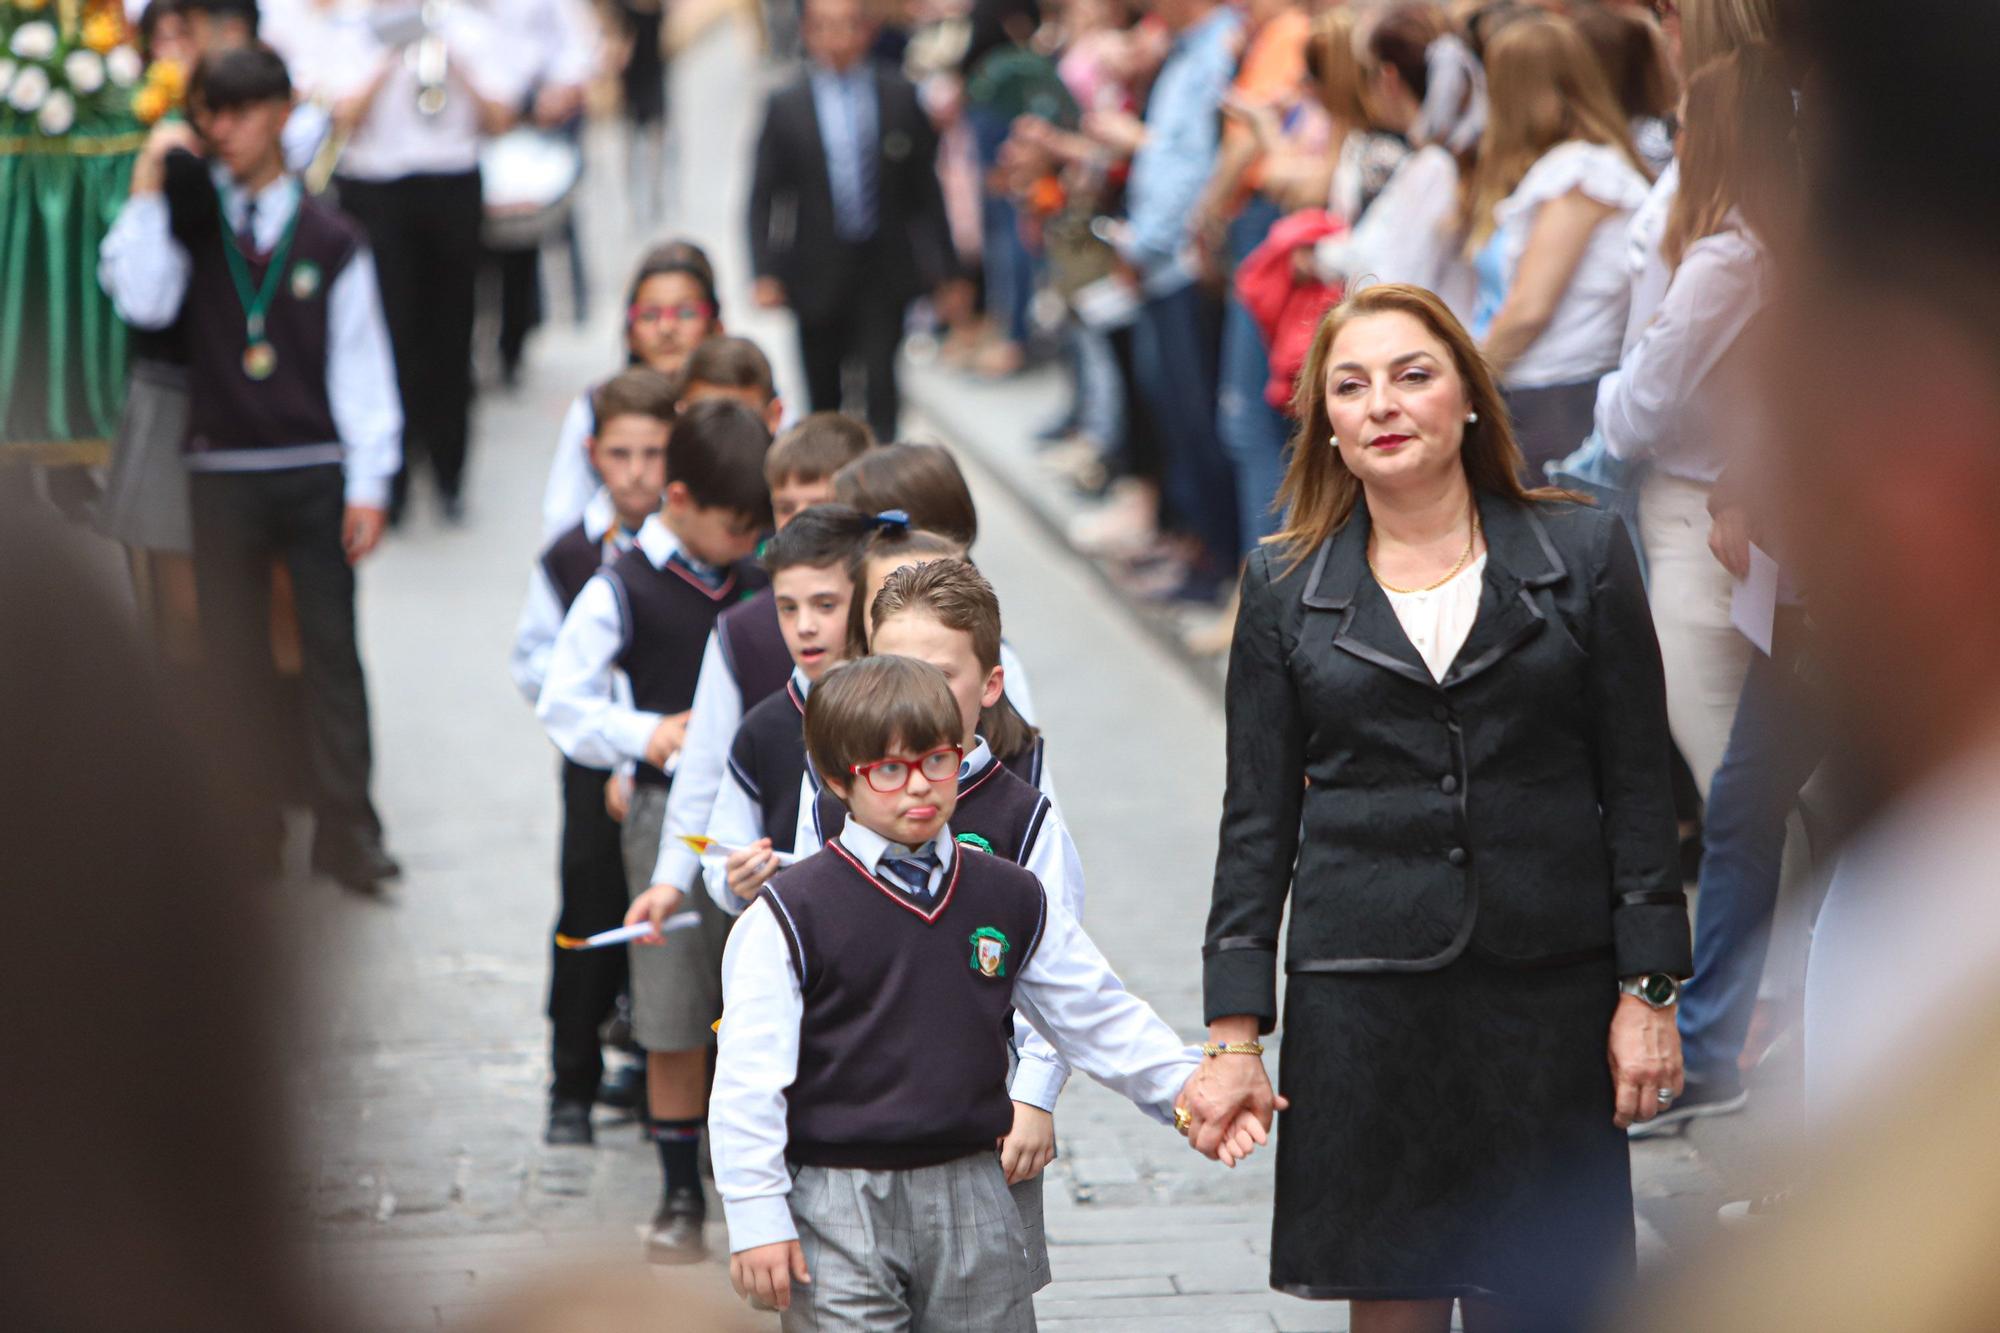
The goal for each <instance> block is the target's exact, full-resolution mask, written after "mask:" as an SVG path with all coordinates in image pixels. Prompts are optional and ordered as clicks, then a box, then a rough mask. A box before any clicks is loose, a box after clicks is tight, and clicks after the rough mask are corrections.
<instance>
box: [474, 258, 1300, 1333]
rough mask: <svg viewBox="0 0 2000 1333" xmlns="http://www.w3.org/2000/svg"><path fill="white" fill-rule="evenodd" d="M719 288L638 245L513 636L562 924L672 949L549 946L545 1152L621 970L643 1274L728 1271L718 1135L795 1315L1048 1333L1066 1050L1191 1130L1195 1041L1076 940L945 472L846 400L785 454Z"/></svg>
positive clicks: (574, 430)
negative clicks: (706, 1164)
mask: <svg viewBox="0 0 2000 1333" xmlns="http://www.w3.org/2000/svg"><path fill="white" fill-rule="evenodd" d="M663 280H665V281H667V282H670V283H672V284H674V285H676V286H680V287H683V288H685V289H686V290H682V291H678V292H676V291H670V290H658V289H655V290H653V291H649V290H648V289H649V287H654V286H655V285H656V284H661V283H662V282H663ZM697 289H698V290H697ZM714 290H715V285H714V280H713V273H712V270H711V269H710V268H709V267H708V264H707V261H706V259H705V257H703V256H702V255H701V254H700V252H699V251H698V250H696V249H695V248H694V247H692V246H687V245H684V244H677V245H674V246H669V247H662V249H661V250H658V251H655V252H654V253H653V254H652V255H649V256H648V257H647V259H646V260H645V261H644V264H643V265H642V268H641V271H640V275H639V277H638V279H637V280H635V282H634V284H633V299H632V302H631V311H630V315H629V320H628V352H629V354H630V360H631V362H632V363H633V367H632V368H630V369H627V370H625V371H623V372H621V373H619V374H617V375H614V376H613V377H612V378H610V379H609V380H607V381H605V382H604V383H602V384H600V385H598V386H596V387H595V388H594V389H593V390H592V391H591V392H590V393H588V394H587V395H586V396H585V398H584V399H583V400H581V405H580V406H579V408H577V409H573V410H572V412H571V419H570V421H568V422H566V423H565V434H564V439H563V442H562V444H561V445H559V456H558V458H557V460H556V464H555V467H554V468H553V469H552V471H551V477H550V496H549V500H550V503H549V505H547V506H545V519H548V520H551V521H550V523H549V526H550V527H551V529H552V531H554V532H555V534H556V535H554V537H553V539H552V540H551V541H550V542H549V544H548V546H547V547H546V549H545V550H544V552H543V554H542V557H541V561H540V564H539V567H538V569H537V571H536V573H535V575H534V582H533V584H532V585H531V588H530V592H529V598H528V604H527V606H526V608H525V609H524V611H523V613H522V618H521V625H520V631H519V634H518V636H517V643H516V647H515V653H514V658H513V667H514V671H515V676H516V680H517V681H518V683H519V684H520V686H521V688H522V690H523V691H524V693H527V694H529V695H531V696H532V697H534V698H535V700H536V712H537V716H538V717H539V718H540V719H541V721H542V723H543V725H544V726H545V728H546V729H547V730H548V732H549V734H550V736H551V738H552V739H554V740H555V742H556V743H557V745H558V747H559V748H560V749H561V750H562V751H563V754H564V755H565V767H564V778H563V793H564V810H565V834H564V855H563V876H562V895H563V903H562V913H561V916H560V917H559V919H558V922H557V930H558V932H560V933H561V934H564V935H584V934H589V933H592V932H594V931H596V930H600V929H606V928H609V927H611V926H615V925H617V924H618V923H619V922H620V921H621V920H622V921H625V922H628V923H631V924H639V923H644V922H650V923H651V924H652V925H653V926H654V928H655V933H654V935H653V936H652V937H650V938H648V939H646V940H644V941H642V942H641V943H639V944H637V945H634V946H633V947H632V948H631V950H630V953H629V957H622V958H621V957H619V956H617V954H616V953H615V952H614V951H603V953H602V954H597V953H575V952H571V951H567V950H562V949H556V950H555V951H554V953H555V956H556V961H555V967H554V976H553V979H552V984H551V994H550V1017H551V1019H552V1022H553V1046H554V1050H553V1063H554V1066H555V1078H554V1082H553V1085H552V1090H551V1103H550V1121H549V1132H550V1138H551V1141H557V1142H588V1141H589V1136H590V1129H589V1113H590V1105H591V1101H592V1100H593V1098H594V1097H595V1096H596V1095H597V1089H596V1086H595V1085H596V1082H597V1079H598V1077H599V1073H600V1070H601V1067H602V1066H601V1056H600V1054H599V1052H598V1049H597V1031H598V1026H599V1024H600V1023H602V1021H603V1020H604V1018H605V1017H606V1015H607V1014H608V1013H609V1011H610V1009H611V1007H612V1005H613V1004H614V1003H615V1001H616V998H617V988H618V985H619V983H620V981H621V980H623V979H624V978H625V977H629V987H630V1004H631V1013H632V1030H633V1034H634V1036H635V1037H636V1038H637V1040H638V1043H639V1045H640V1046H641V1047H643V1048H644V1049H645V1051H646V1053H647V1094H648V1095H647V1102H648V1115H647V1120H646V1123H647V1125H648V1132H649V1134H650V1136H651V1138H652V1139H653V1141H654V1142H655V1144H656V1145H657V1147H658V1151H659V1154H660V1160H661V1167H662V1173H663V1178H664V1179H663V1198H662V1202H661V1205H660V1208H659V1211H658V1214H657V1215H656V1217H655V1218H654V1222H653V1226H652V1228H651V1230H650V1231H649V1233H648V1236H647V1242H646V1250H647V1257H648V1259H650V1260H652V1261H653V1262H660V1263H687V1262H693V1261H696V1260H699V1259H701V1258H702V1257H704V1256H705V1255H706V1253H707V1249H706V1242H705V1239H704V1236H703V1223H704V1221H705V1217H706V1205H705V1202H704V1195H703V1191H702V1185H701V1178H700V1165H699V1157H698V1149H699V1144H700V1139H701V1134H702V1130H703V1128H704V1126H706V1128H707V1130H708V1134H709V1146H710V1152H711V1155H712V1159H713V1170H714V1177H715V1181H716V1188H717V1192H718V1194H719V1195H720V1197H721V1199H722V1201H723V1206H724V1211H725V1214H726V1220H727V1222H728V1229H729V1241H730V1250H731V1261H730V1266H731V1275H732V1278H733V1279H734V1281H735V1283H736V1286H737V1289H738V1291H739V1292H741V1293H743V1294H744V1295H745V1296H747V1297H749V1298H750V1299H751V1300H752V1302H753V1303H755V1304H759V1305H762V1306H764V1307H767V1308H776V1309H778V1310H781V1311H785V1314H784V1324H785V1326H786V1327H787V1328H794V1327H797V1328H806V1327H811V1328H862V1327H866V1328H870V1329H873V1328H913V1329H922V1328H944V1327H949V1328H952V1329H962V1328H963V1329H1008V1330H1013V1329H1031V1328H1033V1327H1034V1311H1033V1303H1032V1294H1033V1292H1034V1291H1035V1290H1037V1289H1039V1288H1040V1287H1041V1286H1042V1285H1045V1284H1046V1283H1047V1281H1048V1280H1049V1273H1048V1263H1047V1251H1046V1246H1045V1244H1044V1241H1043V1238H1042V1234H1041V1225H1040V1222H1041V1195H1040V1173H1041V1171H1042V1169H1043V1168H1044V1167H1045V1166H1047V1164H1048V1163H1049V1162H1050V1161H1051V1160H1052V1159H1053V1157H1054V1155H1055V1132H1054V1121H1053V1116H1052V1112H1053V1109H1054V1106H1055V1102H1056V1098H1057V1096H1058V1094H1059V1093H1060V1092H1061V1089H1062V1087H1063V1084H1064V1082H1065V1080H1066V1079H1067V1077H1068V1075H1069V1071H1070V1068H1071V1067H1072V1066H1075V1067H1078V1068H1081V1069H1083V1070H1084V1071H1085V1072H1087V1073H1089V1074H1091V1075H1092V1076H1093V1077H1095V1078H1097V1079H1099V1080H1100V1081H1102V1082H1104V1083H1105V1084H1106V1085H1108V1086H1110V1087H1112V1088H1114V1089H1116V1090H1118V1091H1120V1092H1122V1093H1123V1094H1125V1095H1126V1096H1127V1097H1129V1098H1130V1099H1131V1100H1132V1101H1133V1102H1134V1103H1135V1104H1137V1105H1138V1106H1139V1107H1140V1108H1141V1109H1142V1110H1144V1111H1145V1112H1146V1113H1147V1114H1149V1115H1151V1116H1152V1117H1153V1118H1155V1119H1157V1120H1160V1121H1162V1122H1173V1121H1174V1120H1175V1119H1176V1114H1175V1111H1176V1103H1177V1099H1178V1098H1179V1096H1180V1094H1181V1091H1182V1089H1183V1087H1184V1086H1185V1084H1186V1083H1187V1081H1188V1079H1189V1078H1190V1076H1191V1075H1192V1074H1193V1073H1194V1071H1195V1068H1196V1067H1197V1064H1198V1062H1199V1058H1200V1053H1199V1052H1197V1051H1194V1050H1191V1049H1189V1048H1187V1047H1186V1046H1184V1044H1183V1043H1182V1042H1181V1040H1180V1039H1179V1037H1178V1036H1176V1035H1175V1033H1174V1032H1173V1030H1172V1029H1171V1028H1169V1027H1168V1026H1167V1025H1166V1024H1165V1023H1164V1022H1162V1021H1161V1020H1160V1019H1159V1017H1158V1016H1157V1015H1155V1014H1154V1013H1153V1011H1152V1010H1151V1009H1150V1008H1149V1007H1148V1006H1147V1005H1146V1004H1145V1003H1144V1002H1143V1001H1140V1000H1139V999H1137V998H1136V997H1134V996H1132V995H1130V994H1129V993H1127V992H1126V990H1125V989H1124V987H1123V985H1122V984H1121V983H1120V982H1119V980H1118V978H1117V977H1116V975H1114V974H1113V972H1112V971H1111V969H1110V967H1109V966H1108V964H1106V962H1105V960H1104V958H1103V956H1102V955H1101V954H1100V953H1099V952H1098V950H1097V949H1096V947H1095V945H1093V944H1092V943H1091V941H1090V939H1089V937H1088V936H1087V935H1086V934H1085V933H1084V932H1083V929H1082V926H1081V924H1080V918H1081V913H1082V907H1083V876H1082V867H1081V864H1080V861H1079V859H1078V857H1077V853H1076V848H1075V845H1074V843H1073V842H1072V840H1071V838H1070V836H1069V833H1068V830H1067V829H1066V827H1065V826H1064V823H1063V820H1062V816H1061V813H1060V810H1059V809H1058V807H1057V805H1056V802H1055V798H1054V796H1053V793H1052V792H1051V790H1050V782H1049V773H1048V767H1047V765H1046V763H1045V762H1044V761H1043V742H1042V738H1041V736H1040V734H1039V732H1038V731H1037V730H1036V728H1035V727H1034V726H1033V724H1032V722H1031V720H1030V717H1031V714H1030V709H1029V703H1028V698H1027V694H1026V691H1025V685H1026V676H1025V674H1024V673H1023V672H1022V670H1021V668H1020V666H1019V663H1018V661H1017V660H1016V659H1015V658H1014V656H1013V654H1012V651H1011V649H1009V648H1008V647H1007V645H1006V644H1005V643H1004V642H1003V640H1002V637H1001V618H1000V607H999V602H998V599H997V597H996V596H995V594H994V592H993V589H992V587H991V585H990V584H988V582H987V581H986V580H985V578H984V577H982V576H981V575H980V573H979V572H978V571H977V569H975V568H974V567H973V565H972V564H971V563H970V561H969V560H968V559H967V555H968V552H969V550H970V548H971V545H972V542H973V539H974V537H975V536H976V535H977V517H976V513H975V511H974V508H973V503H972V498H971V495H970V492H969V490H968V489H967V487H966V484H965V479H964V477H963V475H962V474H961V473H960V472H959V470H958V467H957V464H956V463H955V462H954V461H953V460H952V458H951V455H950V453H949V452H948V451H947V450H945V449H943V448H941V447H939V446H935V445H914V444H890V445H882V446H878V445H877V444H876V443H875V441H874V439H873V438H872V436H871V435H870V434H869V432H868V430H867V429H866V427H864V426H862V425H861V424H860V423H859V422H856V421H854V420H852V419H849V418H846V417H842V416H839V415H837V414H834V413H819V414H815V415H813V416H810V417H807V418H806V419H804V420H803V421H801V422H799V423H798V424H797V425H794V426H792V427H791V428H790V429H789V430H786V431H785V432H783V433H782V434H780V435H779V436H778V438H777V439H776V441H775V443H774V442H773V440H772V437H771V434H770V430H769V429H768V426H769V424H770V423H771V422H774V421H776V420H777V418H778V415H779V411H780V409H779V406H778V404H777V401H776V397H775V394H774V393H773V392H772V390H771V387H770V376H769V368H768V365H765V366H763V368H762V371H761V374H759V373H757V372H756V370H755V364H753V358H754V363H761V362H762V358H761V357H759V356H756V354H755V348H754V347H752V346H751V345H750V344H748V343H746V342H743V341H742V340H740V339H728V338H725V337H723V336H721V322H720V318H719V315H718V313H717V311H716V309H715V305H714ZM653 304H667V305H676V304H678V305H680V306H683V307H685V309H680V310H675V311H673V312H671V313H670V314H668V315H667V316H664V317H663V316H661V315H659V314H658V313H657V312H654V311H652V310H651V309H650V306H651V305H653ZM696 314H699V315H700V316H701V320H700V323H701V325H702V329H701V332H703V333H704V335H705V336H703V337H702V338H700V339H699V340H697V339H694V338H693V337H692V336H691V335H692V333H693V332H694V331H695V330H694V324H695V320H694V316H695V315H696ZM683 316H685V319H683ZM680 325H685V328H684V329H682V330H681V332H684V333H686V334H688V335H689V336H687V337H685V338H683V337H681V336H680V335H679V334H678V333H677V334H676V335H674V336H672V337H663V336H661V334H660V329H661V328H662V327H664V326H677V327H678V326H680ZM669 375H676V376H677V381H676V379H670V378H668V376H669ZM676 382H678V386H679V387H678V389H677V388H676ZM562 451H569V452H572V453H573V454H574V456H570V457H566V456H563V452H562ZM585 479H588V480H589V481H590V483H591V484H592V486H593V487H594V493H593V494H591V495H589V496H588V497H587V498H585V499H583V500H582V501H581V502H579V501H578V500H577V499H576V498H575V497H576V496H577V495H578V494H579V493H581V492H582V490H583V486H582V485H581V482H582V481H583V480H585ZM555 519H560V520H561V522H560V524H559V525H558V524H557V523H556V522H554V521H553V520H555ZM773 527H775V529H776V531H775V535H771V529H772V528H773ZM767 537H768V540H767ZM760 544H761V546H762V554H761V559H753V558H752V557H753V553H755V552H756V551H757V550H758V548H759V546H760ZM870 654H872V655H870ZM607 811H609V818H611V819H615V820H617V821H618V823H617V826H616V827H617V833H618V838H619V849H618V854H617V855H616V856H614V855H613V854H612V852H611V849H610V846H609V840H608V836H607V835H606V832H605V830H606V829H607V828H609V827H611V826H610V825H609V824H608V823H607V813H606V812H607ZM580 830H595V832H594V833H592V834H590V835H589V837H590V838H593V839H595V845H594V850H591V851H588V853H587V854H586V851H585V850H584V849H583V848H582V846H581V845H579V846H577V847H575V848H573V846H572V835H573V834H575V835H576V838H577V841H578V843H579V844H581V843H582V842H583V841H585V837H584V835H583V834H582V833H581V832H579V831H580ZM684 835H700V836H705V837H707V838H710V839H713V844H712V845H711V846H710V847H709V849H708V850H707V851H706V852H701V851H697V850H696V847H695V846H694V845H690V843H689V842H688V841H686V840H685V838H684ZM698 840H699V839H698V838H697V841H698ZM614 865H620V866H621V867H622V875H620V877H619V878H618V879H617V880H614V879H613V878H612V867H613V866H614ZM698 883H699V886H700V888H699V889H698V888H697V885H698ZM690 914H692V916H693V921H694V924H693V925H692V926H691V927H687V928H681V929H672V930H667V931H664V932H662V931H661V930H660V929H659V928H660V927H661V926H663V925H664V924H665V923H666V922H667V920H668V918H669V917H675V918H676V919H677V920H685V919H686V918H687V917H688V916H689V915H690ZM607 955H608V956H607ZM600 958H601V961H599V959H600ZM621 964H622V969H621ZM621 970H622V971H623V973H624V977H621V975H620V974H621ZM717 1033H719V1039H718V1037H717V1035H716V1034H717ZM1236 1133H1237V1135H1238V1137H1239V1138H1240V1141H1241V1142H1242V1143H1244V1144H1245V1145H1247V1144H1248V1143H1249V1142H1251V1141H1253V1140H1254V1141H1256V1142H1262V1140H1263V1129H1262V1126H1261V1125H1259V1124H1256V1123H1255V1122H1254V1121H1252V1120H1249V1119H1247V1118H1246V1120H1245V1122H1244V1123H1243V1124H1241V1125H1239V1126H1237V1127H1236Z"/></svg>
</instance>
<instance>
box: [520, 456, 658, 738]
mask: <svg viewBox="0 0 2000 1333" xmlns="http://www.w3.org/2000/svg"><path fill="white" fill-rule="evenodd" d="M583 531H584V535H585V536H587V537H589V538H590V539H591V540H592V541H595V542H599V543H602V542H604V541H606V540H607V539H609V541H610V542H611V544H612V549H613V550H614V551H623V550H626V549H627V548H629V547H630V546H631V539H630V538H628V537H626V536H625V535H624V534H623V533H621V532H619V531H618V514H617V511H616V509H615V508H614V507H613V505H612V500H611V493H610V492H609V491H606V490H602V489H600V490H599V491H598V492H597V494H596V495H594V496H592V497H591V498H590V503H589V504H588V505H587V506H585V507H584V511H583ZM543 549H544V550H545V551H546V549H547V548H546V547H544V548H543ZM606 558H607V559H608V558H609V557H608V556H607V557H606ZM562 623H563V604H562V594H561V593H559V592H558V591H556V586H555V584H554V583H552V582H550V581H549V573H548V569H547V567H546V566H544V565H543V564H542V562H541V561H540V560H539V559H537V560H536V561H535V568H534V570H533V571H532V572H531V573H530V574H529V575H528V595H527V597H526V598H525V599H524V600H523V601H522V603H521V618H520V619H519V620H517V621H516V622H515V624H514V645H513V647H512V648H511V649H510V650H509V651H508V653H507V674H509V675H510V676H512V677H513V678H514V685H515V687H516V688H517V689H519V690H520V691H521V693H522V695H523V696H525V697H526V698H527V700H528V703H529V704H530V705H533V704H534V703H535V702H536V701H537V700H538V699H540V698H541V697H542V682H543V681H544V680H546V679H547V677H548V674H549V654H550V653H551V652H552V651H553V650H554V648H555V646H556V635H557V633H559V632H560V631H561V629H562Z"/></svg>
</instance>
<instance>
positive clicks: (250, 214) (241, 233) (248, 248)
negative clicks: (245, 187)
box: [236, 194, 257, 259]
mask: <svg viewBox="0 0 2000 1333" xmlns="http://www.w3.org/2000/svg"><path fill="white" fill-rule="evenodd" d="M236 245H237V248H238V249H240V250H241V251H242V252H243V256H244V258H246V259H247V258H249V257H250V256H252V255H254V254H256V253H257V196H256V195H254V194H253V195H250V196H249V197H247V198H245V199H244V201H243V225H242V227H240V228H239V229H238V230H237V232H236Z"/></svg>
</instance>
